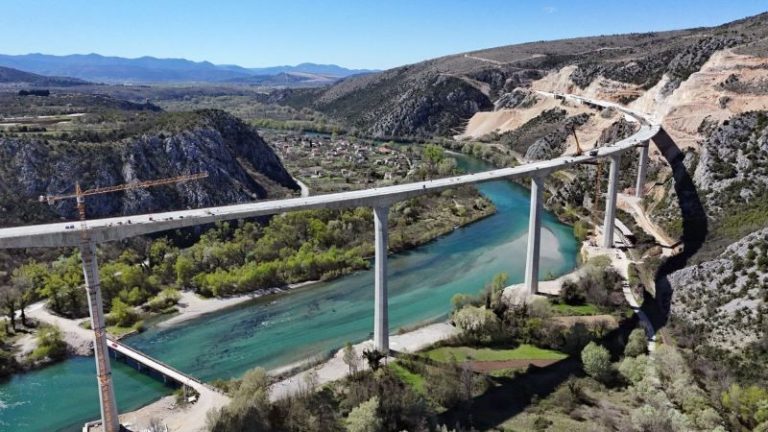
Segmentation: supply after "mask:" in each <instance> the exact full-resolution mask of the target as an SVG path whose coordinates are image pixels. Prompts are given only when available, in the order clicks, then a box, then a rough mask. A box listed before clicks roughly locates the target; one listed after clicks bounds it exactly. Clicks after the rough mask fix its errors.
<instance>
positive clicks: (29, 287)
mask: <svg viewBox="0 0 768 432" xmlns="http://www.w3.org/2000/svg"><path fill="white" fill-rule="evenodd" d="M47 276H48V269H47V268H46V266H44V265H42V264H39V263H37V262H35V261H32V262H30V263H28V264H25V265H22V266H21V267H19V268H17V269H14V270H13V273H12V275H11V286H12V287H13V288H14V289H15V290H16V291H17V292H18V293H19V310H20V311H21V323H22V324H23V325H24V326H27V314H26V312H25V308H26V307H27V305H29V304H30V303H31V302H33V301H35V300H36V299H37V296H38V293H37V291H36V288H38V287H42V286H43V285H44V284H45V279H46V277H47Z"/></svg>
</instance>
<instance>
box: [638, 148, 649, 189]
mask: <svg viewBox="0 0 768 432" xmlns="http://www.w3.org/2000/svg"><path fill="white" fill-rule="evenodd" d="M648 145H649V143H648V142H647V141H646V142H645V144H643V145H642V146H640V160H639V161H638V163H637V183H635V196H636V197H638V198H642V197H643V195H644V194H645V173H646V171H647V170H648Z"/></svg>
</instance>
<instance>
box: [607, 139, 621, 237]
mask: <svg viewBox="0 0 768 432" xmlns="http://www.w3.org/2000/svg"><path fill="white" fill-rule="evenodd" d="M609 157H610V159H611V170H610V173H609V174H608V194H607V195H606V197H605V220H604V221H603V247H604V248H606V249H610V248H612V247H613V230H614V220H615V219H616V193H617V192H618V189H619V165H620V164H621V153H615V154H612V155H610V156H609Z"/></svg>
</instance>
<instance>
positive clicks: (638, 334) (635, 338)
mask: <svg viewBox="0 0 768 432" xmlns="http://www.w3.org/2000/svg"><path fill="white" fill-rule="evenodd" d="M647 351H648V340H647V339H646V337H645V330H644V329H642V328H636V329H634V330H632V333H630V334H629V341H627V346H625V347H624V355H625V356H629V357H637V356H639V355H640V354H645V353H646V352H647Z"/></svg>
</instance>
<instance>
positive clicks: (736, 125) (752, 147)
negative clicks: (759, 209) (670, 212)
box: [693, 111, 768, 217]
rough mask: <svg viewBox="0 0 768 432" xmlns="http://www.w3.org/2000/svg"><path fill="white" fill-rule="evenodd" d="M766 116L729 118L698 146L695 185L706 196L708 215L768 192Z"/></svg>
mask: <svg viewBox="0 0 768 432" xmlns="http://www.w3.org/2000/svg"><path fill="white" fill-rule="evenodd" d="M766 126H768V113H766V112H763V111H760V112H750V113H745V114H742V115H738V116H735V117H732V118H731V119H730V120H728V121H726V122H724V123H723V124H722V125H721V126H720V127H718V128H717V129H716V130H715V131H713V132H712V134H711V135H710V137H709V139H707V140H706V141H704V142H703V143H702V145H701V156H700V160H699V164H698V165H697V167H696V170H695V172H694V176H693V179H694V182H695V183H696V185H697V186H698V187H699V189H700V191H701V192H702V193H703V194H704V196H705V197H706V201H707V204H708V207H709V212H710V216H714V217H716V216H717V215H719V214H722V213H723V212H727V211H729V210H730V209H731V208H732V206H734V205H740V204H742V203H749V202H750V201H752V200H754V199H756V198H761V197H764V196H766V195H765V194H766V193H767V192H768V128H767V127H766Z"/></svg>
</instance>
